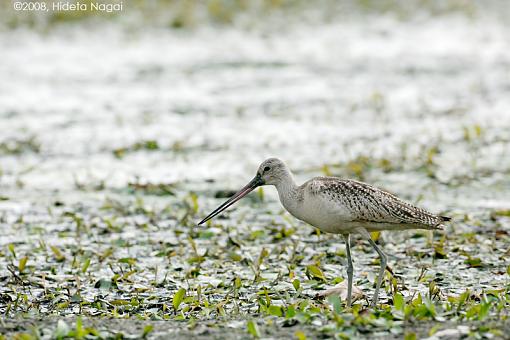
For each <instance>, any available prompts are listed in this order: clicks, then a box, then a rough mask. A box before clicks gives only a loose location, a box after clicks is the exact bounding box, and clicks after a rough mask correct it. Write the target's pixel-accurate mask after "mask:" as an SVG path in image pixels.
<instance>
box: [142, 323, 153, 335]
mask: <svg viewBox="0 0 510 340" xmlns="http://www.w3.org/2000/svg"><path fill="white" fill-rule="evenodd" d="M153 330H154V326H153V325H147V326H145V327H144V328H143V334H142V338H146V337H147V335H149V333H150V332H152V331H153Z"/></svg>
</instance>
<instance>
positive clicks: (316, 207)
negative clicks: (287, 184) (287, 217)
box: [282, 195, 352, 234]
mask: <svg viewBox="0 0 510 340" xmlns="http://www.w3.org/2000/svg"><path fill="white" fill-rule="evenodd" d="M282 204H283V206H284V207H285V209H286V210H287V211H288V212H289V213H290V214H291V215H293V216H294V217H296V218H297V219H299V220H301V221H304V222H306V223H308V224H310V225H312V226H314V227H316V228H319V229H320V230H322V231H324V232H329V233H336V234H337V233H343V232H345V231H346V230H345V228H348V226H349V224H348V223H347V222H348V221H351V220H352V216H351V214H350V212H349V210H348V209H347V208H346V207H345V206H343V205H342V204H341V203H340V202H328V201H325V200H322V199H320V198H317V197H314V196H309V195H305V196H304V197H303V199H301V200H282Z"/></svg>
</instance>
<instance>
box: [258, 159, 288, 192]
mask: <svg viewBox="0 0 510 340" xmlns="http://www.w3.org/2000/svg"><path fill="white" fill-rule="evenodd" d="M288 174H289V169H288V168H287V165H285V163H283V162H282V161H281V160H279V159H278V158H268V159H266V160H265V161H263V162H262V164H260V166H259V169H258V171H257V176H256V177H260V181H261V183H262V184H261V185H276V184H278V183H279V182H281V181H282V180H283V179H284V178H285V177H286V176H288Z"/></svg>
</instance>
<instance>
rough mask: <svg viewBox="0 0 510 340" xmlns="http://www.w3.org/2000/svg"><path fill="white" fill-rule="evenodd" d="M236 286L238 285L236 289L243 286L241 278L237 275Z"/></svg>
mask: <svg viewBox="0 0 510 340" xmlns="http://www.w3.org/2000/svg"><path fill="white" fill-rule="evenodd" d="M234 286H235V287H236V289H239V288H241V286H242V282H241V279H240V278H239V277H236V278H235V280H234Z"/></svg>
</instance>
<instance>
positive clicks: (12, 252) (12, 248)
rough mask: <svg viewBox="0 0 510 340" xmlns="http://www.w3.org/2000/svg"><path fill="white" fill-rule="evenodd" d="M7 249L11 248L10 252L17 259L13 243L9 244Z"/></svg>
mask: <svg viewBox="0 0 510 340" xmlns="http://www.w3.org/2000/svg"><path fill="white" fill-rule="evenodd" d="M7 248H9V251H10V252H11V254H12V257H14V258H16V251H15V250H14V244H13V243H9V245H8V246H7Z"/></svg>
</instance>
